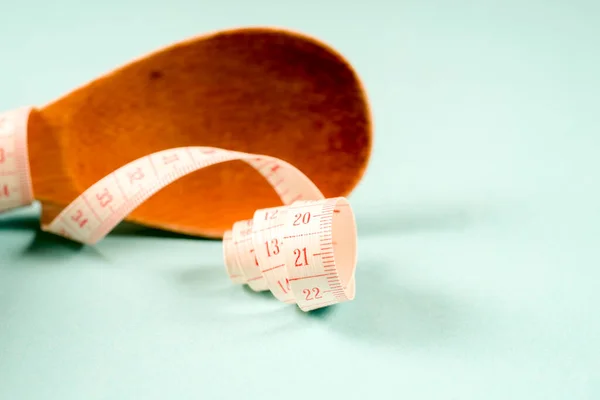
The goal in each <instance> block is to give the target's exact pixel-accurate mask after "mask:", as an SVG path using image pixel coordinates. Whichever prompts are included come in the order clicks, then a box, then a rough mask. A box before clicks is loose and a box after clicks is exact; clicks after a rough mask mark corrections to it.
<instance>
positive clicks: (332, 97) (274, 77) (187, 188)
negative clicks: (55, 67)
mask: <svg viewBox="0 0 600 400" xmlns="http://www.w3.org/2000/svg"><path fill="white" fill-rule="evenodd" d="M29 124H30V125H29V131H28V138H29V139H28V144H29V149H30V150H29V154H30V161H31V174H32V179H33V190H34V195H35V198H36V199H37V200H39V201H40V202H41V204H42V222H44V223H47V222H50V221H51V220H52V219H53V218H54V217H55V216H56V215H57V214H58V213H59V212H60V211H61V209H62V208H64V207H65V206H66V205H68V204H69V203H70V202H71V201H72V200H73V199H75V198H76V197H77V196H78V195H79V194H81V193H82V192H83V191H85V189H87V188H88V187H89V186H90V185H92V184H93V183H95V182H96V181H98V180H99V179H101V178H103V177H104V176H105V175H107V174H109V173H111V172H112V171H114V170H115V169H117V168H119V167H121V166H123V165H124V164H126V163H128V162H130V161H133V160H135V159H137V158H140V157H142V156H145V155H147V154H150V153H152V152H156V151H159V150H164V149H168V148H173V147H179V146H214V147H220V148H225V149H229V150H237V151H243V152H249V153H256V154H265V155H270V156H274V157H277V158H280V159H283V160H285V161H287V162H289V163H291V164H293V165H294V166H296V167H297V168H299V169H300V170H302V171H303V172H304V173H305V174H306V175H307V176H308V177H309V178H310V179H311V180H313V182H314V183H315V184H316V185H317V186H318V187H319V188H320V189H321V191H322V192H323V194H324V195H325V196H326V197H334V196H347V195H348V194H349V193H350V192H351V191H352V190H353V188H354V187H355V186H356V185H357V183H358V182H359V180H360V179H361V177H362V175H363V173H364V170H365V168H366V165H367V163H368V160H369V156H370V152H371V143H372V134H371V120H370V115H369V107H368V104H367V100H366V96H365V93H364V91H363V88H362V86H361V83H360V81H359V79H358V78H357V76H356V74H355V72H354V71H353V69H352V68H351V66H350V65H349V64H348V62H347V61H345V60H344V59H343V58H342V57H341V56H340V55H339V54H337V53H336V52H335V51H334V50H332V49H331V48H329V47H328V46H326V45H324V44H322V43H320V42H318V41H317V40H315V39H313V38H310V37H306V36H303V35H301V34H298V33H294V32H290V31H285V30H280V29H270V28H244V29H235V30H226V31H219V32H216V33H211V34H207V35H204V36H200V37H196V38H193V39H191V40H188V41H184V42H181V43H177V44H175V45H173V46H170V47H167V48H165V49H162V50H160V51H158V52H155V53H152V54H149V55H147V56H146V57H144V58H141V59H138V60H135V61H134V62H132V63H130V64H128V65H126V66H124V67H122V68H119V69H117V70H115V71H113V72H111V73H109V74H107V75H105V76H102V77H100V78H98V79H96V80H94V81H92V82H91V83H88V84H86V85H85V86H83V87H81V88H78V89H76V90H75V91H73V92H71V93H69V94H67V95H65V96H64V97H62V98H60V99H58V100H56V101H54V102H52V103H50V104H47V105H45V106H44V107H41V108H38V109H36V110H35V111H34V112H33V113H32V115H31V117H30V122H29ZM280 204H281V201H280V199H279V197H278V196H277V194H276V193H275V191H274V190H273V189H272V188H271V186H269V184H268V183H267V182H266V181H264V179H263V178H262V177H261V176H260V175H259V174H258V173H257V172H256V171H255V170H254V169H252V168H251V167H250V166H248V165H246V164H244V163H242V162H239V161H234V162H229V163H224V164H219V165H215V166H212V167H209V168H206V169H205V170H202V171H198V172H196V173H193V174H190V175H188V176H186V177H184V178H182V179H180V180H179V181H176V182H175V183H173V184H171V185H170V186H168V187H166V188H164V189H163V190H162V191H160V192H158V193H157V194H155V195H154V196H153V197H151V198H150V199H148V200H147V201H146V202H145V203H144V204H142V205H141V206H140V207H138V208H137V209H135V210H134V211H133V212H132V213H131V214H130V215H129V217H128V218H127V219H126V221H130V222H134V223H137V224H142V225H145V226H149V227H155V228H160V229H167V230H171V231H175V232H179V233H184V234H190V235H194V236H204V237H213V238H220V237H222V234H223V233H224V231H225V230H227V229H230V228H231V225H232V224H233V223H234V222H235V221H238V220H242V219H247V218H251V217H252V214H253V213H254V211H255V210H256V209H257V208H262V207H271V206H276V205H280Z"/></svg>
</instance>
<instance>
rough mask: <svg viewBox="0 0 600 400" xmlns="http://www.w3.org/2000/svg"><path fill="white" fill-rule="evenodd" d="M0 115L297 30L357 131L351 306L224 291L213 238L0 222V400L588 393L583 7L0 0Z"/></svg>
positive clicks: (592, 135) (594, 285)
mask: <svg viewBox="0 0 600 400" xmlns="http://www.w3.org/2000/svg"><path fill="white" fill-rule="evenodd" d="M1 20H2V23H1V24H0V49H1V56H0V57H1V58H0V109H4V110H7V109H11V108H14V107H17V106H20V105H23V104H34V105H38V104H44V103H45V102H47V101H50V100H53V99H55V98H57V97H59V96H62V95H63V94H64V93H66V92H67V91H70V90H71V89H72V88H74V87H77V86H79V85H81V84H82V83H85V82H87V81H89V80H91V79H94V78H96V77H97V76H99V75H101V74H104V73H105V72H107V71H109V70H111V69H113V68H115V67H118V66H121V65H123V64H124V63H127V62H129V61H130V60H131V59H133V58H136V57H139V56H142V55H144V54H146V53H147V52H150V51H153V50H156V49H158V48H161V47H163V46H166V45H169V44H171V43H173V42H176V41H180V40H184V39H187V38H189V37H191V36H195V35H198V34H202V33H205V32H209V31H213V30H217V29H224V28H231V27H238V26H256V25H274V26H280V27H287V28H291V29H296V30H299V31H302V32H305V33H308V34H310V35H314V36H317V37H319V38H320V39H322V40H324V41H326V42H327V43H329V44H331V45H332V46H334V47H335V48H336V49H338V50H339V51H341V52H342V53H343V54H344V55H345V56H346V57H347V58H348V59H349V60H350V61H351V62H352V64H353V65H354V67H355V68H356V70H357V71H358V73H359V74H360V76H361V78H362V79H363V81H364V83H365V85H366V89H367V91H368V94H369V98H370V101H371V105H372V107H373V115H374V121H375V128H376V131H375V148H374V152H373V158H372V163H371V164H370V166H369V169H368V172H367V174H366V176H365V178H364V180H363V181H362V182H361V185H360V186H359V187H358V188H357V190H356V191H355V192H354V193H353V195H352V196H351V197H350V200H351V202H352V205H353V208H354V210H355V212H356V215H357V222H358V231H359V242H358V243H359V262H358V266H357V298H356V300H355V301H353V302H350V303H345V304H342V305H340V306H336V307H332V308H329V309H327V310H325V311H322V312H318V313H313V314H304V313H302V312H300V311H299V310H296V309H295V308H294V307H291V306H286V305H283V304H281V303H279V302H277V301H276V300H275V299H274V298H272V297H271V296H267V295H257V294H254V293H252V292H251V291H249V290H245V289H244V288H242V287H239V286H233V285H232V284H230V282H229V280H228V278H227V275H226V274H225V272H224V270H223V266H222V261H221V246H220V245H221V244H220V242H214V241H199V240H191V239H182V238H173V237H159V236H155V235H151V234H147V233H146V234H144V232H139V234H135V235H132V234H124V233H122V232H121V233H119V232H117V233H115V234H114V235H110V236H109V237H107V238H106V239H105V240H104V241H102V242H100V243H99V244H98V245H96V246H94V247H87V246H86V247H83V248H78V247H77V246H73V245H71V244H69V243H68V242H66V241H63V240H60V239H58V238H56V237H53V236H50V235H45V234H43V233H40V232H39V231H37V230H36V227H37V226H38V225H37V224H38V220H37V217H38V212H39V209H38V208H37V206H34V207H32V208H31V209H23V210H18V211H17V212H11V213H9V214H5V215H3V216H1V217H0V399H11V400H12V399H15V400H16V399H19V400H25V399H61V400H67V399H89V400H92V399H111V400H114V399H134V398H135V399H137V398H139V399H142V398H143V399H146V400H148V399H167V398H168V399H233V398H239V399H258V398H261V399H264V400H268V399H283V398H287V399H302V400H306V399H311V400H312V399H329V398H332V399H333V398H346V399H355V398H356V399H359V398H369V399H370V398H374V397H378V398H386V399H387V398H390V399H392V398H393V399H400V398H403V399H411V400H412V399H436V400H438V399H460V400H467V399H469V400H470V399H477V400H480V399H486V400H495V399H502V400H505V399H527V400H533V399H544V400H551V399H569V400H580V399H598V398H600V345H599V344H598V340H599V339H600V320H599V312H598V305H599V304H600V294H599V293H598V283H599V282H600V255H599V252H600V245H599V244H600V243H599V242H600V211H599V207H598V204H600V190H599V189H598V184H599V181H600V179H599V178H600V161H599V157H598V150H599V146H600V132H599V128H600V123H599V122H598V105H599V104H600V94H599V93H600V90H599V89H600V78H599V74H598V71H599V66H600V51H599V42H600V23H599V21H600V3H598V2H597V1H587V2H585V1H566V0H565V1H558V0H556V1H555V0H545V1H542V0H530V1H516V0H509V1H496V2H494V1H478V2H475V1H464V0H459V1H416V0H415V1H408V0H407V1H401V2H393V1H388V0H385V1H383V0H378V1H373V2H357V3H352V2H347V1H341V0H337V1H329V2H323V1H319V2H317V1H309V0H306V1H293V2H291V1H277V2H275V1H273V0H269V1H267V0H259V1H253V2H241V1H237V2H235V1H229V0H223V1H216V2H214V1H211V2H207V1H183V0H177V1H170V2H166V1H164V2H157V1H150V0H146V1H141V0H136V1H128V2H123V1H103V2H100V1H98V2H82V1H74V0H72V1H66V0H59V1H54V2H41V1H29V2H22V3H17V2H10V3H8V5H4V6H3V10H2V14H1Z"/></svg>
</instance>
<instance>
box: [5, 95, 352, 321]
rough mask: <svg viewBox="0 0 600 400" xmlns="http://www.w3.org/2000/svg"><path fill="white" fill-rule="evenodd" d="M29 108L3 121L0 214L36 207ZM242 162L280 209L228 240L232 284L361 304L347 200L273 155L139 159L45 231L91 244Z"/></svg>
mask: <svg viewBox="0 0 600 400" xmlns="http://www.w3.org/2000/svg"><path fill="white" fill-rule="evenodd" d="M30 112H31V108H29V107H28V108H22V109H18V110H14V111H9V112H7V113H4V114H0V212H1V211H3V210H8V209H13V208H16V207H22V206H26V205H29V204H31V203H32V202H33V200H34V194H33V189H32V185H31V176H30V170H29V160H28V150H27V122H28V119H29V113H30ZM232 160H241V161H244V162H246V163H248V164H249V165H251V166H252V167H254V168H255V169H256V170H257V171H258V172H259V173H260V174H261V175H262V176H263V177H264V178H265V179H266V180H267V181H268V182H269V183H270V184H271V185H272V186H273V188H274V189H275V191H276V192H277V193H278V195H279V197H280V198H281V200H282V202H283V204H284V205H283V206H280V207H274V208H267V209H259V210H257V211H256V212H255V213H254V216H253V218H252V219H249V220H246V221H239V222H236V223H235V224H234V225H233V227H232V229H231V230H230V231H227V232H226V233H225V235H224V237H223V257H224V262H225V268H226V270H227V272H228V274H229V277H230V279H231V280H232V281H233V282H234V283H236V284H247V285H248V286H249V287H250V288H252V289H253V290H255V291H264V290H270V291H271V292H272V293H273V295H274V296H275V297H276V298H277V299H279V300H281V301H283V302H286V303H296V304H297V305H298V306H299V307H300V308H301V309H302V310H304V311H309V310H314V309H316V308H321V307H325V306H328V305H331V304H335V303H340V302H343V301H348V300H352V299H353V298H354V296H355V281H354V271H355V266H356V248H357V245H356V236H357V234H356V225H355V220H354V215H353V212H352V209H351V207H350V204H349V203H348V201H347V200H346V199H345V198H343V197H338V198H331V199H326V198H324V196H323V194H322V193H321V192H320V191H319V189H318V188H317V187H316V186H315V184H314V183H313V182H312V181H311V180H310V179H309V178H308V177H307V176H306V175H304V174H303V173H302V172H301V171H299V170H298V169H297V168H295V167H294V166H292V165H291V164H289V163H287V162H285V161H282V160H279V159H277V158H274V157H270V156H265V155H257V154H248V153H242V152H237V151H230V150H224V149H219V148H214V147H181V148H174V149H168V150H163V151H159V152H157V153H153V154H150V155H147V156H145V157H142V158H139V159H137V160H135V161H132V162H130V163H128V164H126V165H124V166H123V167H121V168H119V169H117V170H116V171H114V172H112V173H111V174H109V175H107V176H105V177H104V178H102V179H101V180H100V181H98V182H96V183H95V184H93V185H92V186H90V187H89V188H88V189H87V190H86V191H85V192H84V193H82V194H81V195H80V196H79V197H77V198H76V199H75V200H73V201H72V202H71V203H70V204H69V205H68V206H67V207H65V208H64V209H63V210H62V212H61V213H60V214H59V215H58V216H57V217H56V218H55V219H54V220H53V221H52V222H50V223H49V224H47V225H42V229H43V230H44V231H48V232H52V233H54V234H57V235H60V236H64V237H66V238H69V239H71V240H74V241H77V242H80V243H84V244H94V243H97V242H98V241H99V240H101V239H102V238H104V237H105V236H106V235H107V234H108V233H110V231H111V230H112V229H113V228H114V227H115V226H116V225H118V224H119V223H120V222H121V221H122V220H123V219H125V218H126V217H127V215H129V213H131V212H132V211H133V210H134V209H135V208H136V207H138V206H139V205H140V204H142V203H143V202H144V201H145V200H146V199H148V198H149V197H150V196H152V195H153V194H155V193H156V192H158V191H159V190H160V189H162V188H163V187H165V186H167V185H169V184H170V183H172V182H174V181H175V180H177V179H179V178H181V177H183V176H185V175H187V174H190V173H192V172H194V171H197V170H200V169H202V168H205V167H208V166H210V165H214V164H218V163H222V162H226V161H232Z"/></svg>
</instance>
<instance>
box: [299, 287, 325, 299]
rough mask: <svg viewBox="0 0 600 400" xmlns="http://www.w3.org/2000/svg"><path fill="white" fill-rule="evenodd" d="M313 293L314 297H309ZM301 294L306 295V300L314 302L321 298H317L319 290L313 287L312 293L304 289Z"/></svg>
mask: <svg viewBox="0 0 600 400" xmlns="http://www.w3.org/2000/svg"><path fill="white" fill-rule="evenodd" d="M313 292H314V294H315V297H310V295H311V294H312V293H313ZM302 293H303V294H305V295H306V300H309V301H310V300H315V299H322V298H323V296H319V294H320V293H321V290H319V288H317V287H314V288H312V291H311V290H310V289H304V290H303V291H302Z"/></svg>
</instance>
